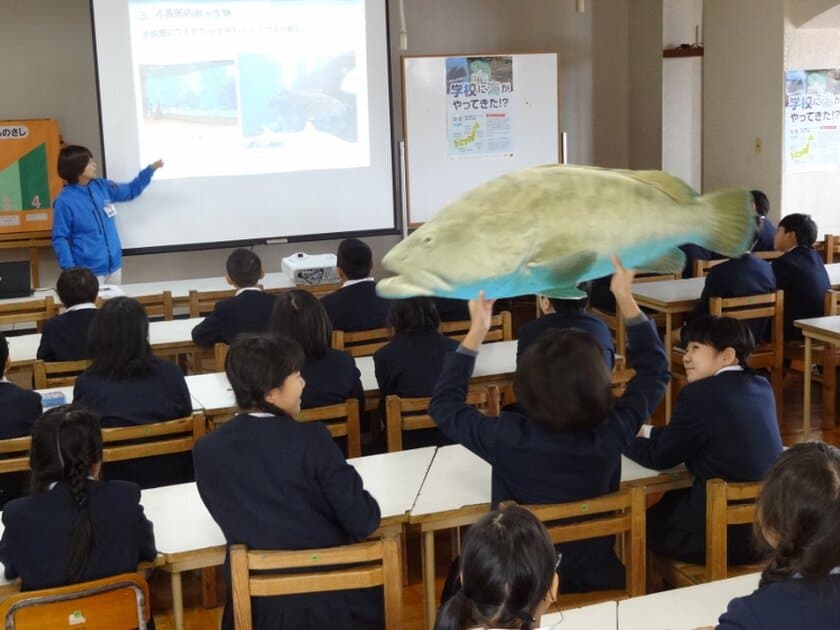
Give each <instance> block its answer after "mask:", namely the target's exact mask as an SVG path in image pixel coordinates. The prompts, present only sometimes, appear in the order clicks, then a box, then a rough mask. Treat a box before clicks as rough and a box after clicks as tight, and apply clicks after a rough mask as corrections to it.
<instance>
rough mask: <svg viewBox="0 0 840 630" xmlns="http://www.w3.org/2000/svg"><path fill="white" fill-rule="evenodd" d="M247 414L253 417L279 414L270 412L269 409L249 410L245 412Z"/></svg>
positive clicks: (270, 416)
mask: <svg viewBox="0 0 840 630" xmlns="http://www.w3.org/2000/svg"><path fill="white" fill-rule="evenodd" d="M245 415H246V416H251V417H252V418H276V417H277V414H275V413H269V412H267V411H249V412H248V413H246V414H245Z"/></svg>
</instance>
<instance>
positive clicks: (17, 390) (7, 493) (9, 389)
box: [0, 333, 41, 509]
mask: <svg viewBox="0 0 840 630" xmlns="http://www.w3.org/2000/svg"><path fill="white" fill-rule="evenodd" d="M8 369H9V342H8V341H6V336H5V335H4V334H3V333H0V410H2V412H0V440H8V439H11V438H19V437H23V436H25V435H29V432H30V431H31V430H32V423H33V422H35V420H36V419H37V418H38V416H40V415H41V397H40V396H39V395H38V394H37V393H36V392H33V391H32V390H31V389H24V388H22V387H18V386H17V385H15V384H14V383H11V382H9V380H8V379H7V378H6V370H8ZM25 485H26V475H25V473H6V474H5V475H0V509H2V508H3V505H4V504H5V503H6V501H9V500H11V499H15V498H17V497H19V496H22V495H23V493H24V486H25Z"/></svg>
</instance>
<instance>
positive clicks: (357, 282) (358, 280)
mask: <svg viewBox="0 0 840 630" xmlns="http://www.w3.org/2000/svg"><path fill="white" fill-rule="evenodd" d="M373 281H374V280H373V276H368V277H367V278H358V279H357V280H345V281H344V284H342V285H341V288H342V289H343V288H344V287H350V286H353V285H354V284H359V283H360V282H373Z"/></svg>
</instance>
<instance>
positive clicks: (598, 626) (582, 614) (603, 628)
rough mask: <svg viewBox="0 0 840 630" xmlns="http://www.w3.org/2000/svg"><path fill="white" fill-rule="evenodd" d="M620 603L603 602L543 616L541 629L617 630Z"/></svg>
mask: <svg viewBox="0 0 840 630" xmlns="http://www.w3.org/2000/svg"><path fill="white" fill-rule="evenodd" d="M617 626H618V603H617V602H601V603H600V604H592V605H591V606H582V607H581V608H570V609H569V610H563V611H560V612H555V613H548V614H547V615H543V616H542V619H540V628H544V629H546V630H615V628H616V627H617Z"/></svg>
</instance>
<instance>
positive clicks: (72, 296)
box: [37, 267, 99, 361]
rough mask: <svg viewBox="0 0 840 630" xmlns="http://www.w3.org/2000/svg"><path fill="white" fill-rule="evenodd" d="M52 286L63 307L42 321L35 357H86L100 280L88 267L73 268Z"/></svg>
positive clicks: (53, 359) (66, 359)
mask: <svg viewBox="0 0 840 630" xmlns="http://www.w3.org/2000/svg"><path fill="white" fill-rule="evenodd" d="M55 288H56V292H57V293H58V297H59V299H60V300H61V303H62V304H63V305H64V307H65V308H66V310H65V311H64V313H62V314H61V315H58V316H56V317H53V318H52V319H50V320H48V321H46V322H44V329H43V331H42V333H41V343H40V344H39V346H38V352H37V357H38V358H39V359H41V360H43V361H80V360H82V359H86V358H87V342H88V333H89V331H90V325H91V323H92V322H93V318H94V317H96V304H95V301H96V296H97V295H98V293H99V281H98V280H97V279H96V276H95V275H93V272H92V271H91V270H90V269H85V268H82V267H73V268H71V269H65V270H64V271H62V272H61V275H60V276H59V277H58V281H57V282H56V287H55Z"/></svg>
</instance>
